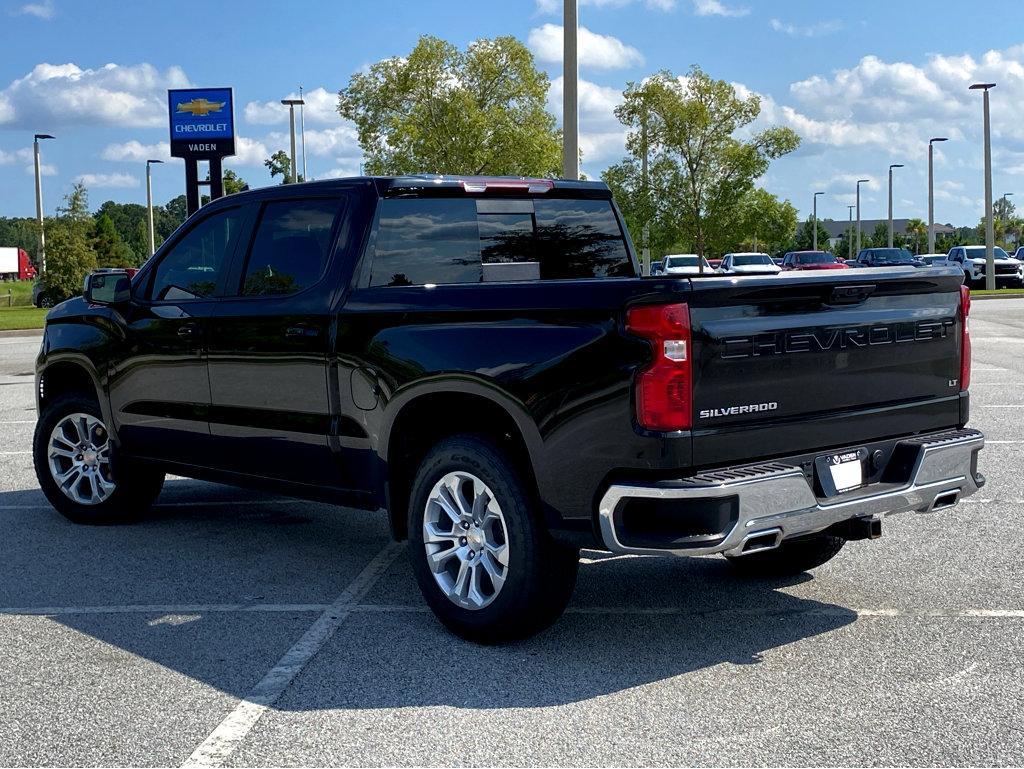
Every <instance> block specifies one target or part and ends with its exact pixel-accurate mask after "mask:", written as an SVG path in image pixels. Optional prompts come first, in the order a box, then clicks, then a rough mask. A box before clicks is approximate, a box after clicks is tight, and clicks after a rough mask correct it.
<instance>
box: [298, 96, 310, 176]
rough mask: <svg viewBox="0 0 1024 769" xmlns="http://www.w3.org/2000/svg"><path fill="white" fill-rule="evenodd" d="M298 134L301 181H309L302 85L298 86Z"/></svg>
mask: <svg viewBox="0 0 1024 769" xmlns="http://www.w3.org/2000/svg"><path fill="white" fill-rule="evenodd" d="M299 100H300V101H302V104H300V105H299V136H300V137H301V138H302V181H304V182H306V181H309V177H308V176H306V102H305V101H303V100H302V86H301V85H300V86H299Z"/></svg>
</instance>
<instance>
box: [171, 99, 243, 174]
mask: <svg viewBox="0 0 1024 769" xmlns="http://www.w3.org/2000/svg"><path fill="white" fill-rule="evenodd" d="M167 102H168V104H167V106H168V113H169V115H170V121H171V155H172V156H174V157H176V158H192V159H196V160H200V159H209V158H222V157H225V156H227V155H234V154H235V112H234V100H233V99H232V94H231V89H230V88H181V89H176V90H173V91H168V92H167Z"/></svg>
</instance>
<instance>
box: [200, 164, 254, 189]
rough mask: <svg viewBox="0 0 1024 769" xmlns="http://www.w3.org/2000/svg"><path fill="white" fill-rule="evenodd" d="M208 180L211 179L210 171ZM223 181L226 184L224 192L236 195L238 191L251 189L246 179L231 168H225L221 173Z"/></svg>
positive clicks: (207, 175) (207, 174)
mask: <svg viewBox="0 0 1024 769" xmlns="http://www.w3.org/2000/svg"><path fill="white" fill-rule="evenodd" d="M206 181H210V173H209V172H207V173H206ZM221 181H222V183H223V184H224V194H225V195H234V194H235V193H236V192H245V190H247V189H249V185H248V184H247V183H246V181H245V179H243V178H242V177H241V176H239V175H238V174H237V173H235V172H234V171H233V170H232V169H230V168H225V169H224V171H223V173H221Z"/></svg>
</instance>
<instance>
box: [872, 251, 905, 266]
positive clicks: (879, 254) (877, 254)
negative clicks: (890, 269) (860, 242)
mask: <svg viewBox="0 0 1024 769" xmlns="http://www.w3.org/2000/svg"><path fill="white" fill-rule="evenodd" d="M867 256H868V257H870V258H873V259H874V260H875V261H876V262H882V263H887V264H903V263H905V262H912V261H914V257H913V256H911V254H910V252H909V251H907V249H905V248H875V249H872V250H871V251H868V252H867Z"/></svg>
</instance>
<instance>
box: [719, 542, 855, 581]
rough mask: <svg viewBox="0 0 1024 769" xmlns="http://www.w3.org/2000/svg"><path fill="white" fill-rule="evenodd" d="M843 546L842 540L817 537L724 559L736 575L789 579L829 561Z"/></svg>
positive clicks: (728, 556)
mask: <svg viewBox="0 0 1024 769" xmlns="http://www.w3.org/2000/svg"><path fill="white" fill-rule="evenodd" d="M845 544H846V540H845V539H843V538H842V537H833V536H830V535H827V534H819V535H817V536H813V537H806V538H803V539H795V540H792V541H790V542H785V541H783V543H782V544H781V545H779V546H778V547H777V548H775V549H774V550H765V551H764V552H763V553H751V554H750V555H736V556H731V555H727V556H726V559H727V560H728V561H729V563H731V564H732V565H733V566H735V567H736V569H737V571H739V572H741V573H743V574H745V575H747V576H750V577H792V576H795V575H797V574H802V573H803V572H805V571H810V570H811V569H816V568H817V567H819V566H821V565H822V564H823V563H827V562H828V561H831V560H832V559H833V558H835V557H836V556H837V555H838V554H839V551H840V550H842V549H843V545H845Z"/></svg>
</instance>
